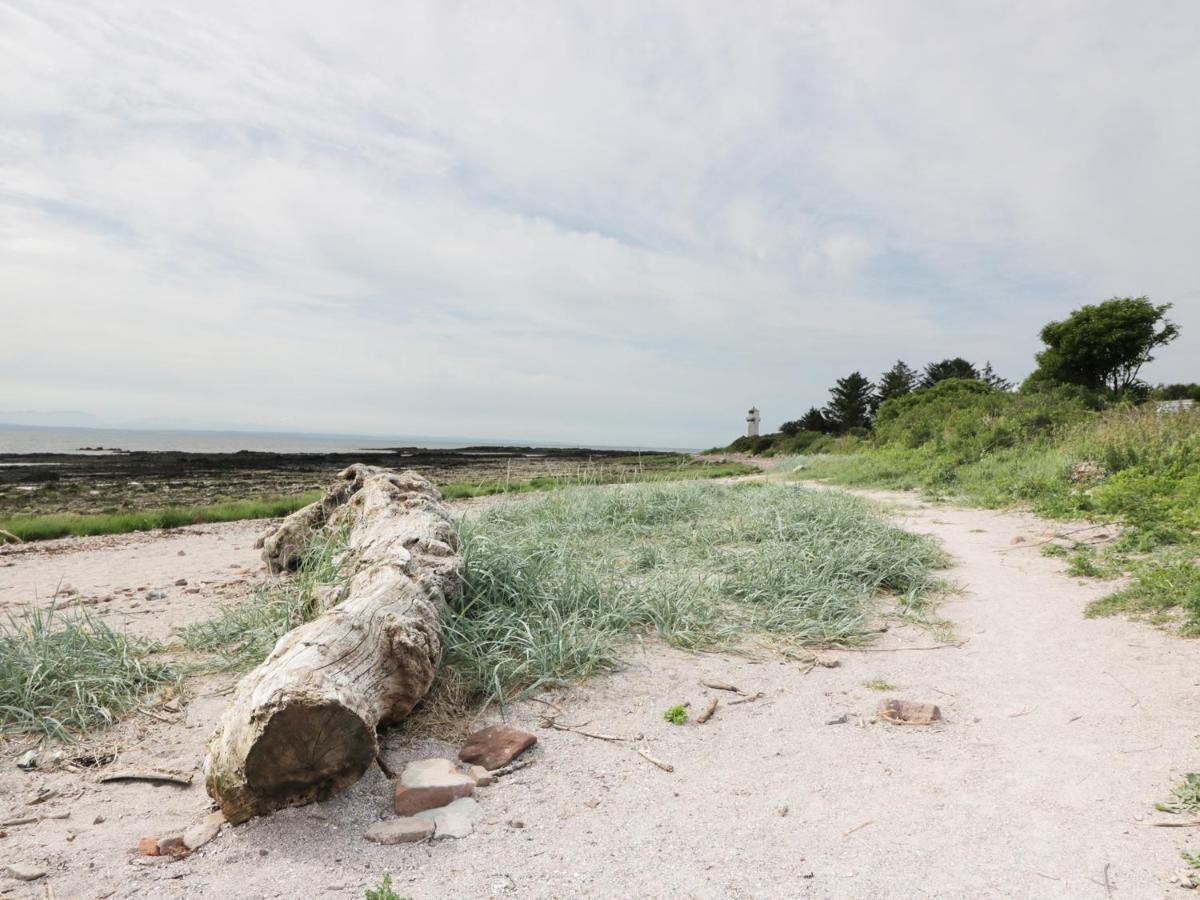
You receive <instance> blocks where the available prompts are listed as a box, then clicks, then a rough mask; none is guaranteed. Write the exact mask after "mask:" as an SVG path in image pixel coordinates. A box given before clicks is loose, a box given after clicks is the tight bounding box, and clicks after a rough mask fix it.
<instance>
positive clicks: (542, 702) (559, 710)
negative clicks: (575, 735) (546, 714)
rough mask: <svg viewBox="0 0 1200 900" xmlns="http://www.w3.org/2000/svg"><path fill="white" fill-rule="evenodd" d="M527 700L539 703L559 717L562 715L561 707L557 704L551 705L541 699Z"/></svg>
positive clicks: (531, 698) (532, 698)
mask: <svg viewBox="0 0 1200 900" xmlns="http://www.w3.org/2000/svg"><path fill="white" fill-rule="evenodd" d="M528 699H530V700H532V701H533V702H534V703H541V704H543V705H545V706H548V707H550V708H551V709H552V710H554V711H555V712H556V713H558V714H559V715H560V716H561V715H562V714H563V711H562V707H561V706H559V705H558V704H557V703H551V702H550V701H549V700H543V699H542V698H541V697H529V698H528Z"/></svg>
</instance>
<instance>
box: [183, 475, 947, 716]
mask: <svg viewBox="0 0 1200 900" xmlns="http://www.w3.org/2000/svg"><path fill="white" fill-rule="evenodd" d="M460 538H461V543H462V551H463V555H464V559H465V561H466V580H465V589H464V592H463V596H462V598H461V600H460V601H459V602H458V603H456V604H455V606H454V608H453V609H449V610H447V615H446V619H445V622H444V627H443V641H444V647H443V654H444V656H443V666H442V669H441V672H440V674H439V676H438V678H439V684H438V687H437V696H438V697H439V698H440V699H441V700H443V701H446V702H448V703H450V704H451V705H454V706H457V707H469V706H471V705H472V704H476V703H479V702H481V701H484V700H489V699H498V700H504V699H506V698H509V697H511V696H512V695H513V694H514V692H517V691H520V690H521V689H524V688H528V687H530V686H533V685H539V684H545V683H548V682H559V681H562V680H569V679H576V678H581V677H586V676H588V675H591V674H594V673H597V672H601V671H606V670H610V669H612V668H613V667H615V666H617V665H618V664H619V662H620V659H621V656H622V652H623V647H624V645H625V644H626V643H627V642H628V641H629V640H630V639H631V637H633V636H634V635H637V634H651V635H656V636H657V637H659V638H660V639H662V640H664V641H665V642H667V643H669V644H672V645H675V646H683V647H718V646H720V647H728V648H736V647H738V646H741V645H744V644H745V642H746V641H747V640H748V639H749V638H751V636H757V637H758V638H759V639H766V640H769V641H770V642H771V643H773V644H775V645H776V646H778V647H780V648H781V649H784V650H785V651H786V650H787V649H789V648H793V647H798V646H800V645H804V644H852V643H855V642H857V641H860V640H862V639H863V638H864V636H865V631H864V624H865V623H864V620H865V618H866V617H867V616H868V615H869V614H870V613H871V612H872V611H874V610H875V609H876V608H877V605H878V604H879V603H880V602H881V598H883V597H885V596H887V597H888V598H889V600H890V602H892V603H899V604H900V605H901V607H902V608H904V609H905V610H909V611H914V610H919V609H921V608H922V606H923V604H924V603H925V601H926V600H927V598H928V597H929V596H930V595H931V593H932V592H934V591H935V590H936V589H937V587H938V584H937V581H936V579H935V578H934V576H933V574H932V570H933V569H934V568H935V567H937V566H940V565H942V564H944V561H945V560H944V558H943V556H942V553H941V551H940V550H939V549H938V548H937V547H936V545H934V544H933V543H932V542H931V541H930V540H928V539H926V538H922V537H918V536H914V535H910V534H907V533H905V532H902V531H900V530H898V529H896V528H893V527H891V526H889V525H887V524H886V523H885V522H883V521H882V520H881V519H880V518H879V517H877V516H876V515H875V514H874V513H872V512H871V511H870V510H869V509H868V508H867V507H866V506H865V505H864V504H862V503H860V502H859V501H857V500H855V499H853V498H850V497H841V496H833V495H828V494H820V493H815V492H810V491H805V490H801V489H798V488H796V487H794V486H791V485H779V484H775V485H766V484H762V483H748V484H739V485H717V484H710V483H709V484H706V483H696V482H692V483H682V484H680V483H671V484H667V483H662V484H641V485H628V486H622V487H618V488H615V489H612V490H595V489H590V488H573V489H564V490H560V491H555V492H553V493H549V494H546V495H544V496H541V497H531V498H528V499H524V500H522V501H520V502H512V503H504V504H500V505H497V506H495V507H492V508H490V509H488V510H486V511H484V512H482V513H481V514H479V515H478V516H476V517H474V518H470V519H467V520H465V521H463V522H462V523H461V524H460ZM337 560H338V550H337V544H336V542H332V543H331V541H330V539H329V538H327V537H326V538H322V539H321V540H319V541H318V542H317V543H315V544H314V546H313V548H312V550H311V551H310V554H309V558H308V559H306V561H305V565H304V566H303V567H302V570H301V574H300V577H298V578H297V579H295V581H294V583H292V584H291V585H290V586H288V583H286V582H285V583H281V585H280V586H278V587H276V588H275V589H274V591H265V592H263V593H262V594H260V595H259V596H257V597H255V598H252V599H251V600H249V601H247V602H246V603H244V604H242V605H240V606H237V607H233V608H230V609H228V610H226V611H225V612H224V613H223V614H222V615H221V616H220V617H218V618H217V619H216V620H214V621H212V622H208V623H204V624H202V625H196V626H193V627H191V628H190V629H186V630H185V631H184V635H183V636H184V640H185V643H186V644H187V646H188V647H189V649H192V650H197V651H215V652H218V653H221V654H222V655H223V658H224V659H225V661H226V662H227V663H228V664H230V665H231V666H233V667H236V668H244V667H248V666H250V665H253V664H255V663H257V662H258V661H260V660H261V659H262V657H263V656H264V655H265V653H266V652H267V651H268V650H269V649H270V647H271V645H272V644H273V643H274V640H275V639H276V638H277V637H278V636H279V635H280V634H282V633H283V632H284V631H286V630H287V629H288V628H290V627H292V626H294V625H295V624H298V622H299V621H301V620H304V619H306V618H308V617H310V616H311V615H315V614H316V613H318V612H319V611H320V610H321V609H322V608H324V602H322V601H316V602H314V601H313V599H312V598H314V597H316V598H321V597H325V598H327V599H328V598H329V597H331V596H334V595H331V594H330V592H329V586H330V585H336V584H337V583H338V579H339V578H340V577H341V576H340V573H339V569H338V565H337ZM281 591H282V592H284V593H280V592H281ZM327 599H326V601H325V602H327Z"/></svg>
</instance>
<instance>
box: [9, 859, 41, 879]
mask: <svg viewBox="0 0 1200 900" xmlns="http://www.w3.org/2000/svg"><path fill="white" fill-rule="evenodd" d="M4 874H5V875H7V876H8V877H9V878H15V879H17V880H18V881H37V880H38V879H39V878H45V877H46V870H45V869H39V868H38V867H37V866H27V865H25V864H23V863H10V864H9V865H7V866H5V867H4Z"/></svg>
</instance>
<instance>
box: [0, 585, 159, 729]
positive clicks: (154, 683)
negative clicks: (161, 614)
mask: <svg viewBox="0 0 1200 900" xmlns="http://www.w3.org/2000/svg"><path fill="white" fill-rule="evenodd" d="M158 649H159V648H158V647H157V645H155V644H154V643H152V642H150V641H147V640H145V639H142V638H139V637H136V636H133V635H129V634H126V633H125V632H120V631H114V630H113V629H111V628H109V626H108V625H106V624H104V623H103V622H102V621H100V620H99V619H97V618H96V617H94V616H92V615H89V614H88V613H87V612H85V611H83V610H82V609H79V610H75V611H71V612H68V613H62V612H57V611H54V610H53V609H51V610H49V611H47V610H43V609H40V608H38V607H35V606H30V607H29V609H28V610H27V611H26V612H25V615H24V616H22V617H20V618H17V617H13V616H10V617H9V619H8V621H7V623H0V736H3V737H11V736H13V735H17V734H38V735H45V736H48V737H55V738H58V739H60V740H64V741H71V740H73V739H74V738H75V736H76V735H77V734H78V733H80V732H84V731H88V730H90V729H94V728H97V727H100V726H103V725H107V724H109V723H111V722H113V721H114V720H116V719H117V718H118V717H119V716H121V715H122V714H123V713H127V712H129V711H130V710H133V709H136V708H137V707H139V706H140V705H142V704H143V703H144V702H145V699H146V696H147V694H149V693H150V692H152V691H154V690H156V689H160V688H164V687H167V686H171V685H176V684H178V682H179V679H180V672H179V669H178V668H177V667H175V666H174V665H172V664H171V663H170V662H167V661H165V660H162V659H158V658H156V657H155V656H154V654H155V652H156V651H157V650H158Z"/></svg>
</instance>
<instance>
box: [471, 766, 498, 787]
mask: <svg viewBox="0 0 1200 900" xmlns="http://www.w3.org/2000/svg"><path fill="white" fill-rule="evenodd" d="M467 777H468V778H470V779H471V780H472V781H474V782H475V787H487V786H488V785H491V784H495V783H496V776H495V775H493V774H492V773H491V772H489V771H488V770H487V769H485V768H484V767H483V766H471V768H469V769H467Z"/></svg>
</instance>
